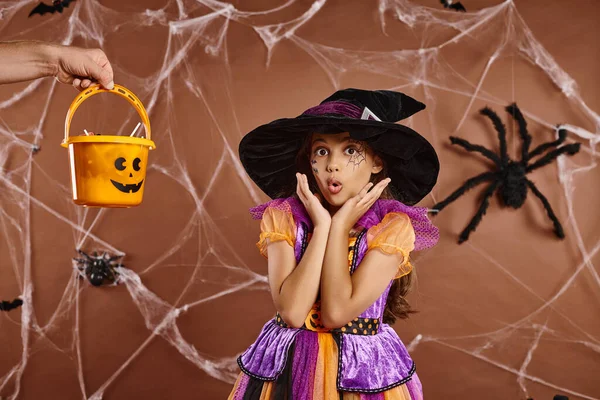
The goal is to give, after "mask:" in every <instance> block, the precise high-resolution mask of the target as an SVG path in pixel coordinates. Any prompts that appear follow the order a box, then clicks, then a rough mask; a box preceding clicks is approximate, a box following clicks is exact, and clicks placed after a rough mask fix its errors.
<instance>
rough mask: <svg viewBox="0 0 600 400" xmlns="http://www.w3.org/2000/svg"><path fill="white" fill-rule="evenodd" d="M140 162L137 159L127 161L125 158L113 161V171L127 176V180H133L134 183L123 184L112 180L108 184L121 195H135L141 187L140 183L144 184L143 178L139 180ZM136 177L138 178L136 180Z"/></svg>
mask: <svg viewBox="0 0 600 400" xmlns="http://www.w3.org/2000/svg"><path fill="white" fill-rule="evenodd" d="M141 162H142V160H141V159H140V158H139V157H135V158H130V159H129V160H128V159H127V158H125V157H119V158H117V159H116V160H115V169H116V170H117V171H119V172H121V173H125V175H128V176H127V178H129V179H128V180H131V179H134V183H123V182H119V181H116V180H114V179H111V180H110V182H111V183H112V184H113V186H114V187H116V188H117V189H118V190H120V191H121V192H123V193H137V191H138V190H140V188H141V187H142V183H144V179H143V178H142V179H139V171H140V169H141V168H142V167H141ZM136 176H137V177H138V178H137V179H136ZM136 181H137V182H136Z"/></svg>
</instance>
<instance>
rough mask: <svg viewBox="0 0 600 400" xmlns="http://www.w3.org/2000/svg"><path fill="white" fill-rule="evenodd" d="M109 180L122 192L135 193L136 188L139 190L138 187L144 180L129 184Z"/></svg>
mask: <svg viewBox="0 0 600 400" xmlns="http://www.w3.org/2000/svg"><path fill="white" fill-rule="evenodd" d="M110 181H111V182H112V184H113V186H114V187H116V188H117V189H119V190H120V191H121V192H123V193H136V192H137V191H138V190H140V188H141V187H142V183H143V182H144V180H143V179H142V180H141V181H140V182H139V183H137V184H136V183H134V184H130V185H123V184H122V183H119V182H117V181H113V180H112V179H111V180H110Z"/></svg>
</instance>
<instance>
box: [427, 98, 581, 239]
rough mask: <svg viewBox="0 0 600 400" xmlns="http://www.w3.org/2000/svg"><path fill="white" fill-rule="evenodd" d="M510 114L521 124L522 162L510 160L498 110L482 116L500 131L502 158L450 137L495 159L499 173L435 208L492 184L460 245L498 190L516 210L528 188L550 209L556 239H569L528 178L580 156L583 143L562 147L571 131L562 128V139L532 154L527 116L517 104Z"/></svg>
mask: <svg viewBox="0 0 600 400" xmlns="http://www.w3.org/2000/svg"><path fill="white" fill-rule="evenodd" d="M506 111H508V112H509V113H511V115H512V116H513V118H514V119H515V120H516V121H517V123H518V124H519V134H520V136H521V139H522V141H523V147H522V148H521V160H520V161H514V160H511V159H510V158H509V157H508V153H507V149H506V129H505V127H504V125H503V124H502V121H501V120H500V118H498V115H496V113H495V112H494V111H492V110H490V109H489V108H487V107H485V108H483V109H482V110H481V111H480V113H481V114H483V115H485V116H487V117H488V118H489V119H490V120H491V121H492V123H493V124H494V127H495V128H496V131H497V132H498V139H499V141H500V155H497V154H495V153H493V152H492V151H490V150H488V149H486V148H485V147H483V146H480V145H475V144H471V143H469V142H467V141H466V140H464V139H461V138H457V137H454V136H451V137H450V141H451V142H452V144H456V145H459V146H461V147H463V148H464V149H465V150H467V151H470V152H471V151H473V152H477V153H481V154H482V155H484V156H485V157H487V158H489V159H490V160H492V161H493V162H494V164H496V167H497V170H496V171H492V172H484V173H482V174H479V175H477V176H474V177H472V178H471V179H469V180H467V181H466V182H465V183H464V184H463V185H462V186H461V187H460V188H458V189H457V190H456V191H454V193H452V194H451V195H450V196H448V197H447V198H446V199H445V200H443V201H441V202H439V203H437V204H436V205H434V206H433V210H434V212H436V213H437V212H440V211H442V210H443V209H444V208H445V207H446V206H447V205H448V204H450V203H452V202H453V201H454V200H456V199H458V198H459V197H460V196H461V195H462V194H464V193H465V192H466V191H467V190H469V189H471V188H473V187H475V186H477V185H479V184H480V183H483V182H486V181H491V182H492V183H491V184H490V185H489V186H488V187H487V189H486V190H485V192H484V193H483V200H482V202H481V205H480V206H479V209H478V210H477V213H476V214H475V216H474V217H473V219H471V222H469V225H467V227H466V228H465V229H464V230H463V231H462V233H461V234H460V237H459V240H458V242H459V243H462V242H464V241H466V240H467V239H469V235H470V233H471V232H472V231H474V230H475V228H477V225H478V224H479V222H481V219H482V218H483V215H484V214H485V212H486V210H487V208H488V206H489V198H490V197H491V196H492V194H494V191H495V190H496V189H498V191H499V193H500V198H501V199H502V202H503V203H504V204H505V205H507V206H510V207H512V208H514V209H517V208H520V207H521V206H522V205H523V203H524V202H525V199H526V197H527V188H529V189H531V191H532V192H533V194H535V195H536V196H537V197H538V198H539V199H540V201H541V202H542V204H543V205H544V208H545V209H546V213H547V214H548V217H550V219H551V220H552V222H553V223H554V233H555V234H556V236H558V237H559V238H561V239H563V238H564V237H565V234H564V232H563V228H562V226H561V224H560V222H558V219H557V218H556V215H555V214H554V211H552V207H550V203H549V202H548V200H547V199H546V197H545V196H544V195H543V194H542V193H541V192H540V191H539V190H538V188H537V187H536V186H535V184H534V183H533V182H532V181H530V180H529V179H527V177H526V175H527V174H528V173H530V172H531V171H533V170H536V169H538V168H540V167H543V166H545V165H547V164H549V163H550V162H551V161H552V160H554V159H555V158H557V157H558V156H559V155H561V154H565V153H566V154H568V155H573V154H575V153H577V152H578V151H579V148H580V144H579V143H573V144H568V145H565V146H562V147H558V146H560V145H561V144H562V143H563V142H564V141H565V139H566V137H567V132H566V131H565V130H564V129H559V131H558V140H555V141H553V142H548V143H544V144H541V145H539V146H538V147H536V148H535V149H534V150H533V151H529V145H530V144H531V135H530V134H529V133H528V132H527V123H526V122H525V119H524V118H523V114H521V111H520V110H519V108H518V107H517V105H516V104H514V103H513V104H511V105H509V106H507V107H506ZM553 147H555V149H553V150H552V151H549V152H548V153H546V154H545V155H544V156H542V157H540V158H539V159H538V160H537V161H535V162H534V163H531V164H530V160H531V159H532V158H533V157H535V156H539V155H540V154H542V153H543V152H544V151H546V150H548V149H551V148H553Z"/></svg>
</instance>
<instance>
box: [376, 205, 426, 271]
mask: <svg viewBox="0 0 600 400" xmlns="http://www.w3.org/2000/svg"><path fill="white" fill-rule="evenodd" d="M367 243H368V250H371V249H378V250H380V251H382V252H384V253H386V254H398V255H401V256H402V260H401V261H400V264H399V265H398V273H397V274H396V276H395V278H394V279H397V278H400V277H402V276H404V275H406V274H408V273H410V271H412V268H413V267H412V264H411V263H410V258H409V255H410V252H411V251H413V249H414V248H415V230H414V229H413V226H412V224H411V222H410V218H409V217H408V215H406V214H404V213H396V212H394V213H389V214H386V216H385V217H384V218H383V220H382V221H381V222H380V223H379V224H377V225H375V226H373V227H371V228H370V229H369V231H368V232H367Z"/></svg>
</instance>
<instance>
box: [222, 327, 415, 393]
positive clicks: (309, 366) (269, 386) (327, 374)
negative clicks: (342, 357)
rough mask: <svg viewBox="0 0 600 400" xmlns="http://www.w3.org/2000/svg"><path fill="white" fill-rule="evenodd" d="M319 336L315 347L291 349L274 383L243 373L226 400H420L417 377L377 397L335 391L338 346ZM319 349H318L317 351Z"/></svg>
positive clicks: (328, 337)
mask: <svg viewBox="0 0 600 400" xmlns="http://www.w3.org/2000/svg"><path fill="white" fill-rule="evenodd" d="M306 333H307V334H311V335H318V346H311V348H302V347H305V345H304V344H303V341H300V342H297V343H295V344H293V345H292V347H291V348H290V351H289V353H288V358H287V363H286V366H285V368H284V369H283V371H282V372H281V374H280V375H279V377H278V378H277V379H276V380H274V381H265V380H260V379H257V378H255V377H251V376H249V375H247V374H245V373H244V372H242V373H240V375H239V377H238V379H237V380H236V382H235V385H234V387H233V390H232V391H231V394H230V395H229V400H337V399H339V400H422V399H423V392H422V387H421V382H420V381H419V378H418V376H417V374H416V373H415V374H413V375H412V378H411V379H410V380H409V381H408V382H406V383H404V384H402V385H399V386H396V387H393V388H391V389H388V390H386V391H384V392H380V393H355V392H345V391H339V390H338V388H337V374H338V344H337V343H336V340H335V338H334V336H333V335H332V334H331V333H317V332H310V333H309V332H306ZM317 347H318V348H317Z"/></svg>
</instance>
